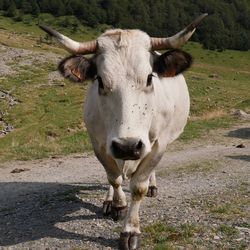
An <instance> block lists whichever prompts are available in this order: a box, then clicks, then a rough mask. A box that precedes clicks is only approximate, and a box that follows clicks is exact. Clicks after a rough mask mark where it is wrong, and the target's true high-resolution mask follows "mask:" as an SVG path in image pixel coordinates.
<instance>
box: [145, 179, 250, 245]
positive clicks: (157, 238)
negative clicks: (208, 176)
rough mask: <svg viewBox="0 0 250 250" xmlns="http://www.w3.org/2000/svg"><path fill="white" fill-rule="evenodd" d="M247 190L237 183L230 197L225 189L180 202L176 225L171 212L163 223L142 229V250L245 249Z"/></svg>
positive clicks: (246, 187)
mask: <svg viewBox="0 0 250 250" xmlns="http://www.w3.org/2000/svg"><path fill="white" fill-rule="evenodd" d="M248 188H249V185H248V183H244V182H241V183H239V185H237V186H234V187H233V190H234V192H233V193H232V192H231V190H229V189H227V190H225V191H222V192H219V193H216V194H210V195H208V194H207V195H202V196H200V197H199V196H196V197H194V198H192V199H187V200H185V198H184V200H183V201H182V205H181V206H177V207H176V208H175V209H174V210H175V212H176V213H178V214H179V217H178V220H177V221H175V220H174V219H173V217H172V211H171V212H169V215H167V216H166V217H165V218H164V220H161V221H158V222H156V223H153V224H151V225H149V226H147V227H145V228H144V230H143V233H144V243H143V249H155V250H163V249H164V250H175V249H216V248H217V249H237V250H238V249H242V250H243V249H248V247H249V245H248V243H249V241H248V240H249V238H248V237H249V230H250V225H249V219H250V218H249V207H248V204H249V201H250V200H249V196H248V191H249V190H248ZM186 208H189V209H190V210H188V211H186V210H185V209H186ZM183 209H184V211H183ZM190 211H191V212H190Z"/></svg>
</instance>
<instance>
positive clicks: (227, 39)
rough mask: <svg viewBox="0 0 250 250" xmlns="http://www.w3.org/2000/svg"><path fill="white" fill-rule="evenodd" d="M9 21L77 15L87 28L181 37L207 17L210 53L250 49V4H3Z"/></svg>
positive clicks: (196, 0) (199, 0)
mask: <svg viewBox="0 0 250 250" xmlns="http://www.w3.org/2000/svg"><path fill="white" fill-rule="evenodd" d="M0 10H2V11H3V12H4V14H5V15H6V16H10V17H13V18H15V19H16V20H19V21H21V20H22V16H23V15H25V14H31V15H33V16H38V15H39V14H40V13H50V14H52V15H54V16H72V15H74V16H76V17H77V19H78V20H79V21H80V22H82V23H83V24H85V25H88V26H91V27H96V26H97V25H99V24H108V25H111V26H113V27H120V28H138V29H142V30H144V31H146V32H148V33H149V34H150V35H152V36H168V35H172V34H175V33H176V32H177V31H179V30H180V29H182V28H183V27H184V26H185V25H186V24H188V23H189V22H190V21H191V20H192V19H193V18H195V17H196V16H198V15H199V14H201V13H204V12H207V13H208V14H210V16H209V17H207V18H206V20H205V21H204V22H203V24H202V25H201V26H200V28H199V31H198V32H197V33H196V34H195V36H194V38H193V39H194V40H196V41H199V42H201V43H202V44H203V45H204V47H205V48H208V49H220V50H223V49H226V48H228V49H238V50H248V49H250V1H249V0H220V1H218V0H178V1H176V0H0Z"/></svg>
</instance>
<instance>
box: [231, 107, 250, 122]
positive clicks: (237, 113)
mask: <svg viewBox="0 0 250 250" xmlns="http://www.w3.org/2000/svg"><path fill="white" fill-rule="evenodd" d="M233 116H235V117H237V118H240V119H243V120H250V114H247V113H246V112H244V111H243V110H241V109H237V110H235V111H234V112H233Z"/></svg>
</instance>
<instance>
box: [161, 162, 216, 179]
mask: <svg viewBox="0 0 250 250" xmlns="http://www.w3.org/2000/svg"><path fill="white" fill-rule="evenodd" d="M220 166H221V162H219V161H218V160H216V159H215V160H209V161H199V162H191V163H189V164H186V165H184V166H183V165H178V166H173V167H166V168H164V169H163V170H161V171H159V172H158V175H159V176H162V177H163V176H169V175H172V174H173V175H177V176H178V175H185V174H192V173H203V174H206V173H208V172H211V171H213V170H214V169H218V168H220Z"/></svg>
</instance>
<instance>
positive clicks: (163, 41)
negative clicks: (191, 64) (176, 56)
mask: <svg viewBox="0 0 250 250" xmlns="http://www.w3.org/2000/svg"><path fill="white" fill-rule="evenodd" d="M207 15H208V14H207V13H205V14H202V15H200V16H199V17H197V18H196V19H195V20H194V21H193V22H192V23H190V24H189V25H188V26H187V27H186V28H185V29H183V30H182V31H180V32H179V33H177V34H175V35H174V36H171V37H167V38H158V37H151V48H152V50H161V49H177V48H179V47H181V46H182V45H184V44H185V43H186V42H187V41H188V40H189V38H190V37H191V36H192V34H193V33H194V31H195V29H196V27H197V26H198V25H199V24H200V22H201V21H202V20H203V19H204V18H205V17H206V16H207Z"/></svg>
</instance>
